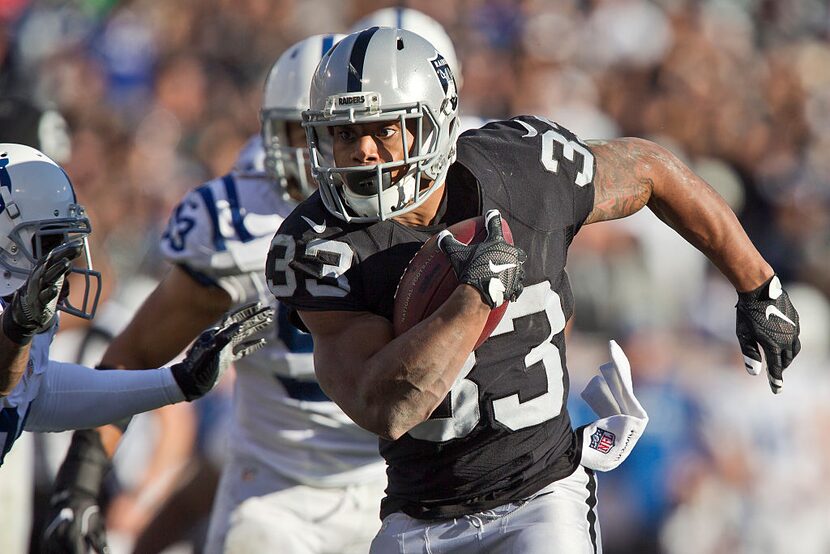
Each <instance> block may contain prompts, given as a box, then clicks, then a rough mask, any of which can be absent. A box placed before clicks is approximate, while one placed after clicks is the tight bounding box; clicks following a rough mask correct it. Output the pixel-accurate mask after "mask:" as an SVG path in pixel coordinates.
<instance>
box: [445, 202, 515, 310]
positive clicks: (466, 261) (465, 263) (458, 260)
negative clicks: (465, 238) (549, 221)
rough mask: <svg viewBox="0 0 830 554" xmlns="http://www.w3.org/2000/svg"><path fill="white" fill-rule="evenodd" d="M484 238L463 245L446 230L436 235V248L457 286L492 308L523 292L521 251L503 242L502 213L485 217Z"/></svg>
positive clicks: (488, 214)
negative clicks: (475, 292) (444, 257)
mask: <svg viewBox="0 0 830 554" xmlns="http://www.w3.org/2000/svg"><path fill="white" fill-rule="evenodd" d="M485 225H486V226H487V238H486V239H484V240H483V241H481V242H479V243H477V244H470V245H466V244H464V243H463V242H460V241H458V240H457V239H456V238H455V237H454V236H452V233H450V232H449V231H446V230H445V231H441V233H439V234H438V247H439V248H440V249H441V250H442V251H443V252H444V253H445V254H446V255H447V257H448V258H449V260H450V264H451V265H452V268H453V270H454V271H455V275H456V276H457V277H458V282H459V283H466V284H468V285H471V286H473V287H474V288H475V289H476V290H478V292H479V293H480V294H481V298H482V300H484V302H485V303H486V304H487V305H488V306H490V307H491V308H498V307H499V306H501V305H502V304H503V303H504V301H505V300H510V301H511V302H512V301H514V300H516V299H517V298H518V297H519V295H520V294H521V293H522V279H523V278H524V268H523V267H522V264H524V262H525V260H526V259H527V255H526V254H525V253H524V251H523V250H522V249H521V248H519V247H517V246H513V245H512V244H510V243H508V242H507V241H506V240H505V239H504V233H503V231H502V228H501V214H500V213H499V212H498V210H490V211H488V212H487V213H486V214H485Z"/></svg>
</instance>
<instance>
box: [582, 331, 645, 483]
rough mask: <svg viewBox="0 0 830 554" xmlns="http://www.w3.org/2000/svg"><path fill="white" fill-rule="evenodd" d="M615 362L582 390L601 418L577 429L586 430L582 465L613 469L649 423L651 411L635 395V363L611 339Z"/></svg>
mask: <svg viewBox="0 0 830 554" xmlns="http://www.w3.org/2000/svg"><path fill="white" fill-rule="evenodd" d="M608 344H609V349H610V351H611V362H609V363H607V364H603V365H602V366H601V367H600V368H599V371H600V374H599V375H595V376H594V378H593V379H591V381H590V382H589V383H588V385H587V386H586V387H585V390H583V391H582V399H583V400H585V402H586V403H587V404H588V405H589V406H590V407H591V409H592V410H593V411H594V413H596V414H597V416H599V419H597V420H596V421H594V422H593V423H591V424H589V425H585V426H583V427H580V428H579V429H577V432H578V433H580V432H581V433H582V462H581V463H582V465H583V466H585V467H587V468H590V469H594V470H597V471H609V470H612V469H614V468H615V467H617V466H618V465H620V464H621V463H622V462H623V461H624V460H625V459H626V458H627V457H628V455H629V454H630V453H631V451H632V450H633V449H634V445H636V444H637V441H638V440H639V439H640V436H641V435H642V434H643V432H644V431H645V428H646V424H647V423H648V414H647V413H646V411H645V410H644V409H643V406H642V405H641V404H640V402H639V401H638V400H637V397H635V396H634V387H633V385H632V382H631V366H630V364H629V363H628V358H627V357H626V356H625V352H623V350H622V348H620V346H619V345H618V344H617V343H616V342H615V341H613V340H612V341H609V343H608Z"/></svg>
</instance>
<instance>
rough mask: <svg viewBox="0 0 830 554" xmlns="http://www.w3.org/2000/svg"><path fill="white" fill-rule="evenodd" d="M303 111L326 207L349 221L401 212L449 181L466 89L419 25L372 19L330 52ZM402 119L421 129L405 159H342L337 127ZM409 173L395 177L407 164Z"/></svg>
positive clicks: (405, 148)
mask: <svg viewBox="0 0 830 554" xmlns="http://www.w3.org/2000/svg"><path fill="white" fill-rule="evenodd" d="M310 100H311V107H310V109H309V110H307V111H305V112H303V122H304V123H303V125H304V126H305V127H306V134H307V137H308V145H309V151H310V156H311V168H312V174H313V175H314V178H315V179H316V180H317V181H318V183H320V194H321V196H322V199H323V202H324V204H325V206H326V208H327V209H328V210H329V211H330V212H331V213H332V214H334V215H335V216H337V217H339V218H341V219H343V220H345V221H355V222H370V221H379V220H385V219H389V218H391V217H395V216H398V215H401V214H404V213H406V212H409V211H411V210H413V209H415V208H417V207H418V206H420V205H421V204H422V203H423V202H424V201H425V200H426V199H427V198H428V197H429V196H430V195H431V194H432V193H433V192H435V191H436V190H438V189H440V188H441V185H443V183H444V178H445V177H446V174H447V170H448V169H449V166H450V165H451V164H452V162H453V161H455V139H456V135H457V131H458V91H457V88H456V85H455V79H454V77H453V74H452V70H451V69H450V67H449V65H448V63H447V61H446V59H445V58H444V57H443V56H442V55H441V54H440V53H439V52H438V51H437V50H436V49H435V47H434V46H433V45H432V44H430V43H429V42H428V41H427V40H426V39H424V38H422V37H421V36H420V35H417V34H415V33H413V32H411V31H406V30H403V29H392V28H388V27H372V28H370V29H365V30H363V31H360V32H358V33H353V34H351V35H348V36H347V37H346V38H344V39H343V40H341V41H340V42H339V43H338V44H337V46H335V47H334V48H333V49H332V50H330V51H329V52H328V54H326V55H325V56H324V57H323V59H322V60H321V61H320V65H319V66H318V67H317V72H316V74H315V75H314V79H313V81H312V82H311V98H310ZM381 121H398V122H399V123H400V125H401V127H402V128H409V129H410V130H411V132H412V133H413V135H414V140H413V144H407V142H406V141H407V139H406V136H407V133H401V137H402V140H403V141H404V143H403V151H404V159H403V160H398V161H391V162H384V163H380V164H377V165H359V166H350V167H337V166H336V164H335V161H334V157H333V154H332V152H333V150H332V129H331V128H332V127H334V126H341V125H349V124H355V123H361V124H367V123H376V122H381ZM401 167H403V168H405V171H404V172H403V176H402V177H400V176H398V178H397V179H392V174H393V173H396V172H397V171H398V170H399V168H401Z"/></svg>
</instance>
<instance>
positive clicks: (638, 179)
mask: <svg viewBox="0 0 830 554" xmlns="http://www.w3.org/2000/svg"><path fill="white" fill-rule="evenodd" d="M589 144H590V146H591V151H592V153H593V155H594V157H595V159H596V176H595V178H594V186H595V195H594V208H593V210H592V211H591V213H590V214H589V215H588V218H587V219H586V223H594V222H596V221H606V220H609V219H616V218H620V217H625V216H627V215H630V214H632V213H634V212H636V211H637V210H639V209H640V208H642V207H643V206H648V207H649V208H650V209H651V210H652V211H653V212H654V213H655V215H657V217H659V218H660V219H661V220H662V221H663V222H665V223H666V224H667V225H669V226H670V227H671V228H672V229H674V230H675V231H677V232H678V233H679V234H680V235H681V236H682V237H683V238H685V239H686V240H687V241H689V242H690V243H691V244H692V245H694V246H695V247H696V248H697V249H698V250H700V251H701V252H703V253H704V254H705V255H706V256H707V257H708V258H709V259H710V260H711V261H712V262H713V263H714V264H715V265H716V266H717V267H718V269H720V271H721V273H723V274H724V276H725V277H726V278H727V279H729V281H730V282H731V283H732V284H733V285H734V286H735V289H736V290H737V291H738V303H737V305H736V308H737V318H736V334H737V336H738V343H739V344H740V347H741V351H742V352H743V355H744V363H745V365H746V369H747V371H748V372H749V373H750V374H752V375H757V374H759V373H760V372H761V370H762V369H763V367H764V365H766V369H767V374H768V377H769V383H770V388H771V389H772V391H773V392H774V393H779V392H781V388H782V387H783V384H784V382H783V375H782V374H783V371H784V369H786V368H787V366H789V365H790V363H791V362H792V360H793V358H794V357H795V356H796V355H797V354H798V352H799V350H800V349H801V343H800V341H799V338H798V335H799V332H800V326H799V320H798V312H797V311H796V310H795V307H794V306H793V305H792V303H791V302H790V300H789V297H788V295H787V293H786V291H784V290H783V288H782V287H781V283H780V281H779V280H778V277H777V276H776V275H775V272H774V270H773V268H772V267H771V266H770V265H769V264H768V263H767V262H766V260H764V258H763V257H762V256H761V254H760V253H759V252H758V250H757V249H756V248H755V245H753V244H752V241H751V240H750V239H749V237H748V236H747V234H746V232H745V231H744V229H743V227H741V224H740V223H739V222H738V218H737V217H735V214H734V213H733V212H732V210H731V209H730V208H729V206H728V205H727V204H726V202H725V201H724V200H723V198H721V197H720V195H719V194H718V193H717V192H715V190H714V189H712V187H710V186H709V185H708V184H707V183H706V182H705V181H704V180H703V179H701V178H700V177H699V176H697V175H695V174H694V173H693V172H692V171H691V170H690V169H689V168H688V167H686V165H685V164H683V163H682V162H681V161H680V160H678V159H677V157H675V156H674V155H673V154H672V153H671V152H669V151H668V150H666V149H665V148H662V147H660V146H658V145H656V144H654V143H653V142H649V141H647V140H642V139H636V138H624V139H616V140H610V141H596V142H590V143H589ZM762 351H763V354H764V355H763V357H762V355H761V352H762Z"/></svg>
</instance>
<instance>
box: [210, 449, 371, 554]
mask: <svg viewBox="0 0 830 554" xmlns="http://www.w3.org/2000/svg"><path fill="white" fill-rule="evenodd" d="M385 487H386V479H385V477H384V478H382V479H381V480H378V481H374V482H370V483H366V484H356V485H350V486H348V487H345V488H317V487H309V486H305V485H297V484H295V483H294V482H293V481H288V480H286V479H284V478H281V477H279V476H276V475H274V474H273V473H272V472H271V471H269V470H267V469H265V468H262V467H261V466H257V465H254V464H251V463H245V464H243V463H239V461H237V460H233V459H231V460H229V461H228V465H227V466H226V467H225V469H224V471H223V473H222V480H221V481H220V484H219V490H218V491H217V496H216V500H215V502H214V511H213V514H212V516H211V522H210V530H209V532H208V541H207V544H206V546H205V552H206V553H207V554H214V553H219V552H225V553H228V554H237V553H248V552H286V553H292V554H329V553H331V554H341V553H344V554H350V553H352V552H354V553H358V552H360V553H364V554H365V552H367V551H368V550H369V544H370V543H371V541H372V538H373V537H374V535H375V533H376V532H377V530H378V528H379V527H380V520H379V518H378V513H379V511H380V499H381V498H382V497H383V490H384V488H385ZM222 545H224V547H223V546H222Z"/></svg>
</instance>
